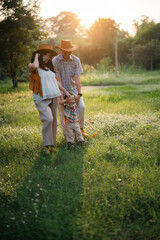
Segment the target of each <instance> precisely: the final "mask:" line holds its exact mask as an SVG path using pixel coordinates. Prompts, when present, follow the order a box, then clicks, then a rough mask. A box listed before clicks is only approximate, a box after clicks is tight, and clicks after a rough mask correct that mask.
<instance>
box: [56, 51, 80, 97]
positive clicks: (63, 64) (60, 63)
mask: <svg viewBox="0 0 160 240" xmlns="http://www.w3.org/2000/svg"><path fill="white" fill-rule="evenodd" d="M53 66H54V69H55V72H56V76H57V78H60V79H61V81H62V86H63V87H64V88H65V89H66V90H67V91H68V92H70V93H74V94H77V93H78V91H77V87H76V84H75V80H74V77H75V76H79V75H80V74H81V73H83V70H82V66H81V62H80V60H79V58H78V57H76V56H75V55H73V54H71V55H70V56H69V59H68V60H65V59H64V58H63V56H62V55H61V54H59V55H58V56H56V57H54V59H53Z"/></svg>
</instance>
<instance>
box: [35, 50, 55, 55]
mask: <svg viewBox="0 0 160 240" xmlns="http://www.w3.org/2000/svg"><path fill="white" fill-rule="evenodd" d="M44 52H45V53H46V52H49V53H51V54H52V56H57V53H56V51H54V50H51V49H39V50H36V51H34V52H33V53H44Z"/></svg>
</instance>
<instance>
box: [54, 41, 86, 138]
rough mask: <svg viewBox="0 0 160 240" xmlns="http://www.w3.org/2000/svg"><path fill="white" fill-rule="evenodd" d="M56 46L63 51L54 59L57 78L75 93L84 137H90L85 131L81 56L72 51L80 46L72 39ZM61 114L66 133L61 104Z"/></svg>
mask: <svg viewBox="0 0 160 240" xmlns="http://www.w3.org/2000/svg"><path fill="white" fill-rule="evenodd" d="M55 48H58V49H60V51H61V52H60V54H59V55H58V56H56V57H54V59H53V66H54V69H55V71H56V78H57V80H59V81H60V82H61V84H62V86H63V87H64V88H65V89H66V90H67V91H68V92H69V93H72V94H74V95H75V98H76V100H77V102H78V111H79V124H80V128H81V132H82V135H83V137H88V136H89V135H88V134H87V133H85V131H84V112H85V105H84V101H83V97H82V92H81V80H80V74H81V73H83V70H82V66H81V63H80V60H79V58H78V57H77V56H75V55H73V54H72V52H73V51H74V50H76V49H77V48H78V46H77V45H73V44H72V41H71V40H62V41H61V46H55ZM59 114H60V119H61V125H62V129H63V133H64V135H65V132H64V124H63V117H62V114H63V111H62V108H61V106H60V105H59Z"/></svg>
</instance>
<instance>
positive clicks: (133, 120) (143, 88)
mask: <svg viewBox="0 0 160 240" xmlns="http://www.w3.org/2000/svg"><path fill="white" fill-rule="evenodd" d="M82 84H83V88H82V92H83V96H84V101H85V105H86V114H85V130H86V132H87V133H89V135H90V137H89V138H88V144H87V145H85V146H78V145H77V146H76V147H75V149H72V150H68V148H67V145H66V142H65V140H64V137H63V134H62V131H61V126H60V122H59V116H58V133H57V149H58V151H57V152H56V153H55V152H53V153H52V154H50V155H46V153H45V152H43V150H42V134H41V129H42V124H41V122H40V120H39V115H38V112H37V110H36V108H35V105H34V102H33V100H32V93H31V91H30V90H28V84H27V83H26V84H25V83H20V84H19V88H18V89H12V86H11V83H10V82H8V81H6V82H2V81H1V82H0V191H1V203H0V204H1V206H0V238H1V239H2V240H22V239H23V240H31V239H33V240H36V239H39V240H122V239H123V240H160V71H155V72H143V71H139V72H138V71H137V72H128V73H127V72H123V73H120V75H119V77H118V78H116V77H115V75H114V74H112V73H106V74H105V73H90V74H89V73H88V74H87V73H86V74H84V75H83V76H82ZM87 85H88V86H87ZM91 85H92V86H91ZM102 85H105V86H109V87H106V88H104V87H102ZM95 86H99V87H95Z"/></svg>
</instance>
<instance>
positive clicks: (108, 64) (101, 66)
mask: <svg viewBox="0 0 160 240" xmlns="http://www.w3.org/2000/svg"><path fill="white" fill-rule="evenodd" d="M113 67H114V66H113V65H112V60H111V58H110V57H105V58H103V59H102V60H101V61H100V62H99V63H97V64H96V69H97V70H101V71H106V70H108V71H109V70H112V69H113Z"/></svg>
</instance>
